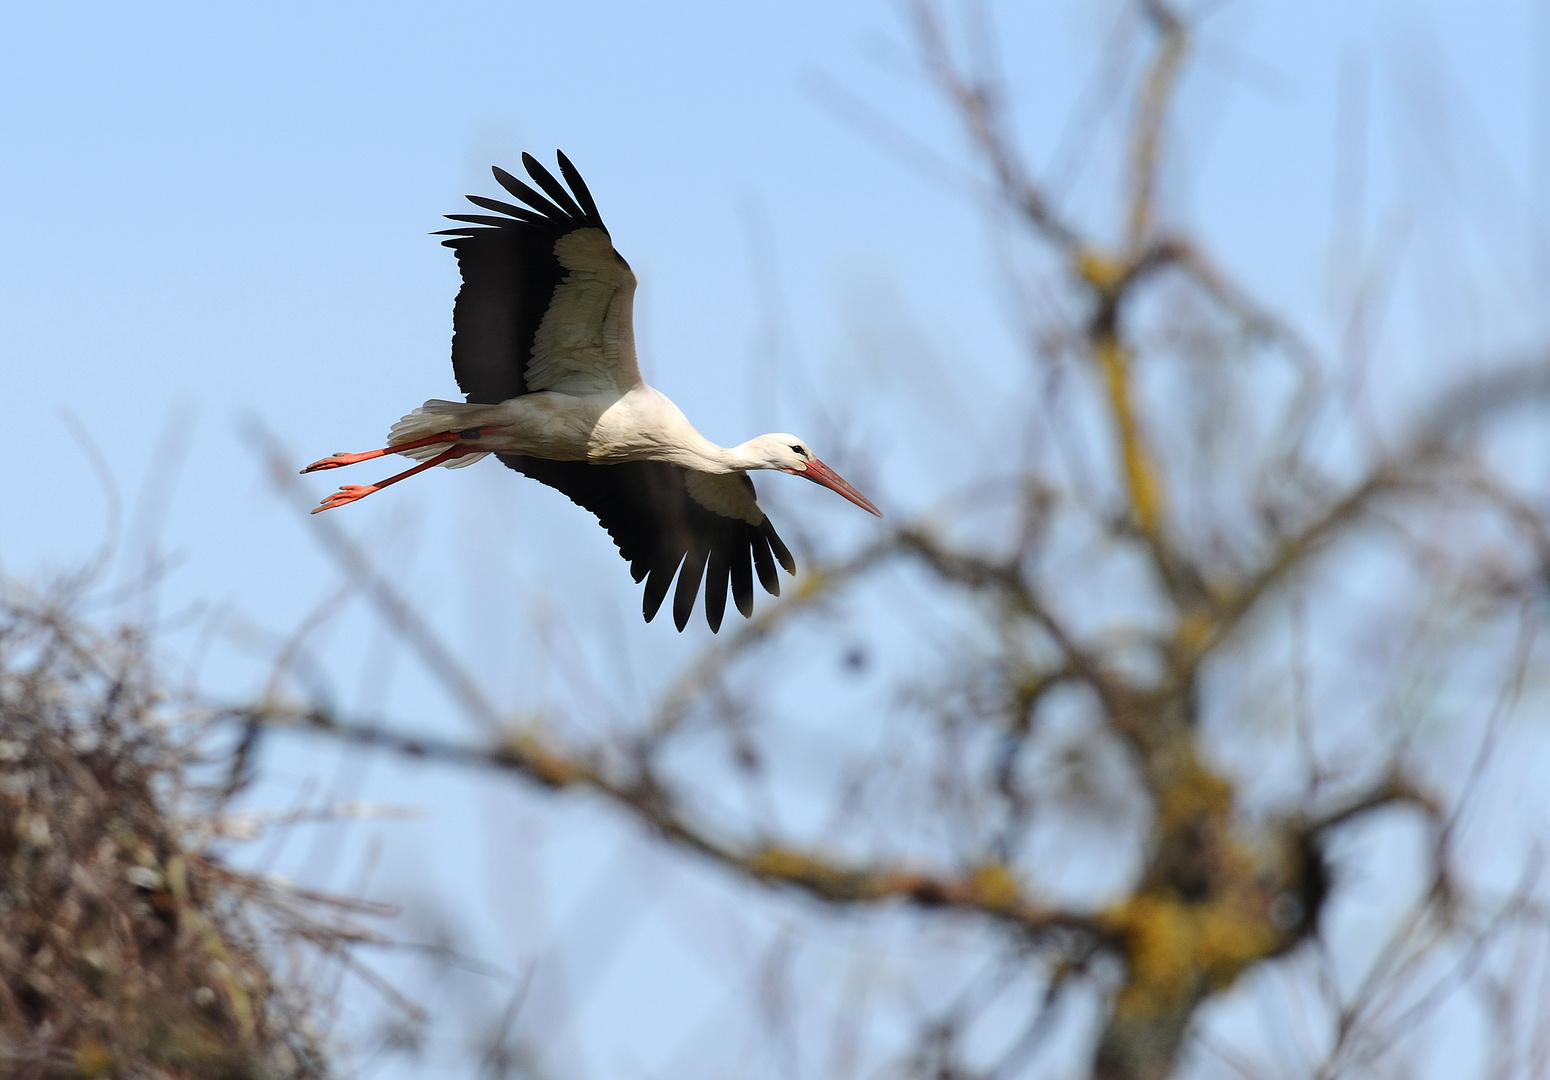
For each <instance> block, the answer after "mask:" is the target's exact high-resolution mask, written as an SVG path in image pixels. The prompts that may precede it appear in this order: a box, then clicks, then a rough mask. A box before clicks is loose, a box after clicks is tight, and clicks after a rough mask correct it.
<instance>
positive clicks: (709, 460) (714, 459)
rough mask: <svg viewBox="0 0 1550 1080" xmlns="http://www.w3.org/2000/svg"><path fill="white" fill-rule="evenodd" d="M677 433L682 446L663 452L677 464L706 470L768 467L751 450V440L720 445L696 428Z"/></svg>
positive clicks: (725, 470)
mask: <svg viewBox="0 0 1550 1080" xmlns="http://www.w3.org/2000/svg"><path fill="white" fill-rule="evenodd" d="M677 434H678V436H679V440H680V441H679V445H677V446H674V447H672V448H671V449H670V451H669V452H668V453H666V454H664V455H663V460H668V461H671V462H672V463H673V464H675V465H682V466H684V467H685V468H689V469H693V470H695V471H696V472H705V473H734V472H747V471H748V470H749V469H763V468H768V466H767V465H763V464H761V463H760V461H759V459H758V458H757V457H755V455H754V454H753V452H752V451H750V450H749V448H748V443H742V444H740V445H738V446H718V445H716V444H715V443H713V442H711V441H710V440H709V439H707V438H705V436H703V435H701V434H700V433H699V432H698V431H695V430H694V429H693V428H690V429H689V430H688V431H687V432H682V431H680V432H678V433H677ZM750 441H752V440H750Z"/></svg>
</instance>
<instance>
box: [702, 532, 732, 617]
mask: <svg viewBox="0 0 1550 1080" xmlns="http://www.w3.org/2000/svg"><path fill="white" fill-rule="evenodd" d="M729 569H730V567H728V566H727V553H726V549H725V548H721V547H713V548H711V549H710V561H709V562H707V563H706V564H705V621H706V622H708V623H709V624H710V632H711V633H713V634H714V633H716V631H718V630H720V629H721V617H722V616H723V615H725V614H726V612H727V571H728V570H729Z"/></svg>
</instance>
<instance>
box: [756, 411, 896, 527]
mask: <svg viewBox="0 0 1550 1080" xmlns="http://www.w3.org/2000/svg"><path fill="white" fill-rule="evenodd" d="M743 449H744V450H745V451H747V453H748V455H749V457H751V458H752V459H753V461H754V466H753V467H754V468H756V469H779V470H780V471H781V472H788V473H794V474H796V475H797V476H805V477H807V479H809V480H811V481H813V483H815V484H822V485H823V486H824V487H826V488H829V489H830V490H832V491H837V492H839V493H840V494H841V495H843V496H845V498H847V499H849V500H850V501H851V502H853V503H855V504H856V505H857V506H859V507H861V509H863V510H865V511H867V512H868V513H871V514H876V515H877V516H878V517H882V516H883V512H882V511H881V510H879V509H878V508H877V507H875V506H873V505H872V500H870V499H868V498H867V497H866V496H865V495H863V494H861V492H859V491H857V490H856V489H855V488H853V487H851V486H850V485H849V484H847V483H846V482H845V481H844V480H843V479H841V478H840V475H839V473H837V472H835V471H834V470H833V469H831V468H829V466H827V465H825V464H824V463H823V462H821V461H819V460H818V455H817V454H814V453H813V452H812V450H810V449H809V448H808V445H807V440H805V439H800V438H798V437H797V436H795V435H788V434H787V433H786V432H784V431H777V432H775V433H774V434H773V435H760V436H759V437H758V438H757V439H750V440H748V442H746V443H744V444H743Z"/></svg>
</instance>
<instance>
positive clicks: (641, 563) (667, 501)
mask: <svg viewBox="0 0 1550 1080" xmlns="http://www.w3.org/2000/svg"><path fill="white" fill-rule="evenodd" d="M499 456H500V459H501V460H502V461H503V462H505V463H506V464H507V465H509V466H510V467H511V468H513V469H516V470H517V471H518V472H520V473H524V474H526V475H527V476H531V477H532V478H533V479H534V480H537V481H539V482H540V483H543V484H547V485H549V486H550V487H552V488H554V489H555V490H557V491H559V492H562V493H563V494H564V495H565V496H566V497H567V498H569V499H570V501H571V502H573V503H575V504H576V505H577V506H581V507H583V508H585V509H587V510H590V511H592V513H593V514H595V515H597V520H598V521H599V522H600V523H601V524H602V526H603V528H605V529H607V530H608V535H609V536H611V537H613V540H614V543H615V544H616V545H617V546H618V548H619V554H621V555H623V556H624V558H625V560H626V561H627V562H628V563H629V564H630V573H631V575H633V576H634V578H635V580H636V581H645V583H646V595H645V598H644V601H643V603H642V605H641V609H642V611H643V612H644V614H645V616H646V621H647V622H650V621H651V620H652V619H653V618H655V617H656V614H657V610H658V609H659V608H661V606H662V601H663V600H664V599H665V598H666V597H667V592H668V589H669V587H671V586H672V583H673V577H674V574H675V572H676V573H677V577H678V588H677V591H676V592H675V593H674V594H673V622H674V623H676V624H677V626H678V629H679V630H682V629H683V628H684V627H685V626H686V625H688V622H689V615H690V614H691V613H692V612H693V610H694V598H695V596H696V595H697V594H698V593H699V590H700V580H701V578H702V577H703V578H704V581H705V621H706V622H708V623H709V624H710V628H711V630H712V631H713V632H714V631H717V630H720V629H721V617H722V615H723V614H724V613H725V611H726V606H727V586H728V585H729V584H730V585H731V589H732V598H733V601H734V602H735V603H736V604H737V609H738V610H739V611H741V612H742V613H743V615H744V616H745V617H746V616H751V615H752V614H753V577H754V573H755V572H757V573H758V576H759V582H760V583H761V584H762V585H763V586H764V589H765V591H766V592H768V593H770V594H771V595H774V596H779V595H780V577H779V574H778V573H777V572H776V569H775V562H776V560H779V562H780V565H781V566H783V567H785V568H786V571H787V572H788V573H791V574H795V573H796V561H795V560H794V559H792V557H791V552H790V551H788V550H787V548H786V545H785V544H784V543H782V542H781V539H780V537H779V536H778V535H776V533H775V527H774V526H773V525H771V524H770V520H769V518H767V517H765V516H764V511H762V510H760V509H759V503H758V500H757V499H756V498H755V494H754V487H753V481H752V480H750V479H748V477H747V476H746V475H744V474H742V473H735V474H732V475H728V476H713V475H711V474H709V473H698V472H692V471H690V470H688V469H685V468H683V467H681V466H678V465H669V464H668V463H666V462H663V461H631V462H626V463H624V464H621V465H589V464H587V463H586V462H583V461H549V460H546V459H543V458H531V457H523V456H520V455H516V454H501V455H499ZM750 560H751V563H750Z"/></svg>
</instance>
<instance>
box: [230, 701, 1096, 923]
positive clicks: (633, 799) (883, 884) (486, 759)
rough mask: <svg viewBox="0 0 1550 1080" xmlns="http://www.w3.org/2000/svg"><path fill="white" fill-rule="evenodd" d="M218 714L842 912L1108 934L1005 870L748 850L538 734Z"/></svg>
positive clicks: (271, 713)
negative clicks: (602, 824) (591, 802)
mask: <svg viewBox="0 0 1550 1080" xmlns="http://www.w3.org/2000/svg"><path fill="white" fill-rule="evenodd" d="M218 715H219V716H220V717H221V718H223V719H225V720H227V721H230V722H236V723H241V724H261V725H264V726H267V727H273V728H281V729H285V728H289V729H301V730H305V731H312V732H316V733H318V734H322V735H327V736H330V737H333V738H337V739H341V740H343V741H345V742H349V743H353V744H355V745H360V746H371V747H376V748H379V749H384V750H389V751H391V752H393V753H396V754H401V755H403V756H405V757H410V758H415V759H419V760H424V761H431V762H436V763H439V764H447V765H456V766H461V767H468V766H475V767H479V768H485V769H493V770H496V771H498V772H503V773H515V774H517V775H520V776H521V777H523V778H524V779H526V780H529V781H532V782H534V783H537V784H540V785H542V786H543V787H546V788H550V789H553V790H560V789H566V788H573V787H574V788H587V789H590V790H592V791H594V792H597V793H598V794H601V795H603V796H605V797H606V798H608V799H609V800H610V801H611V802H613V803H615V804H616V805H618V806H621V807H623V808H625V809H627V810H629V811H630V812H631V813H632V814H634V815H635V816H636V817H638V818H640V819H641V820H642V821H644V822H646V823H647V824H649V825H651V826H652V827H653V828H655V829H656V831H657V832H658V834H659V835H661V836H662V837H663V838H664V839H666V840H669V841H671V842H672V843H674V844H676V845H678V846H680V847H683V848H685V849H687V850H690V851H693V852H696V853H697V854H700V855H703V856H705V857H707V858H709V859H710V860H712V861H713V862H715V863H717V864H719V865H721V866H723V867H724V868H726V869H729V870H733V871H735V872H737V873H739V874H741V875H743V876H746V877H750V878H754V879H756V880H759V881H762V882H765V883H766V884H772V885H789V886H792V887H794V888H796V889H798V890H800V891H802V892H805V893H807V894H808V895H809V896H811V897H813V898H814V899H818V900H822V901H825V902H828V903H833V904H864V903H877V902H882V901H887V900H908V901H911V902H913V903H915V904H917V905H920V906H922V907H945V908H957V909H960V910H964V911H968V912H974V913H977V914H981V915H986V916H990V917H993V918H994V919H996V920H997V921H1000V922H1003V923H1006V924H1009V925H1010V926H1012V927H1014V928H1016V929H1017V930H1019V931H1021V932H1024V933H1027V934H1031V935H1034V936H1043V935H1046V934H1049V933H1053V932H1057V931H1068V932H1076V933H1080V934H1084V935H1087V936H1089V937H1091V938H1093V939H1094V940H1099V939H1102V938H1104V937H1105V931H1104V930H1103V929H1102V928H1101V927H1100V925H1099V924H1098V923H1097V922H1095V921H1094V920H1093V919H1091V918H1089V917H1087V916H1084V915H1080V914H1075V913H1071V912H1066V911H1062V910H1059V909H1057V908H1050V907H1046V906H1044V905H1041V904H1038V903H1036V902H1035V901H1033V900H1032V899H1031V898H1030V897H1028V896H1027V895H1026V894H1025V893H1024V891H1023V889H1022V888H1021V886H1019V885H1018V883H1017V882H1016V880H1015V878H1013V877H1012V875H1011V872H1010V871H1009V870H1008V869H1007V868H1006V867H1005V866H1003V865H1000V864H988V865H985V866H981V867H977V868H974V869H972V870H971V871H969V872H968V873H967V874H965V875H963V876H961V877H944V876H941V875H937V874H932V873H927V872H924V871H920V870H917V869H914V868H910V867H905V866H864V865H852V864H848V863H846V862H844V861H843V860H840V859H838V858H832V857H829V856H826V855H821V854H814V853H811V852H803V851H799V850H796V849H795V848H790V847H784V846H778V845H754V846H741V845H739V844H737V843H735V842H733V841H731V840H729V839H727V838H724V837H720V836H718V835H716V831H715V830H714V829H713V828H711V827H710V826H708V825H706V824H704V823H701V822H695V821H692V820H690V819H689V818H688V817H687V815H685V814H684V812H683V811H682V810H681V809H680V808H679V807H678V805H677V804H676V801H675V800H674V799H673V798H672V796H671V794H670V793H669V792H668V791H666V790H665V789H664V788H663V787H661V786H660V785H659V784H658V782H657V781H656V780H655V779H654V778H653V777H652V776H651V775H650V774H649V773H647V772H641V773H639V774H637V775H635V776H633V777H630V778H627V779H619V778H614V777H611V776H608V775H606V774H605V771H604V770H603V769H602V768H601V767H599V766H598V765H596V764H595V763H593V762H591V761H588V760H587V759H586V758H584V757H582V756H579V755H575V754H568V753H566V752H565V751H563V750H561V749H559V748H557V747H556V746H554V745H553V744H552V743H551V742H550V741H548V740H546V739H545V738H543V737H542V736H540V735H539V734H537V733H535V732H534V731H532V730H527V731H521V732H510V733H508V734H507V735H506V736H505V737H504V738H502V739H501V741H500V742H499V743H498V744H497V745H496V746H494V747H492V748H480V747H476V746H470V745H467V744H462V743H456V742H449V741H446V740H442V739H434V738H426V737H422V736H409V735H402V734H399V733H397V732H395V731H392V730H390V729H389V728H387V727H384V726H382V725H380V724H376V723H372V722H369V721H360V720H349V719H342V718H339V717H335V716H332V715H329V714H327V713H324V712H322V711H317V710H310V711H286V710H283V709H278V708H272V707H271V708H250V707H232V708H225V709H221V710H219V712H218Z"/></svg>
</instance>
